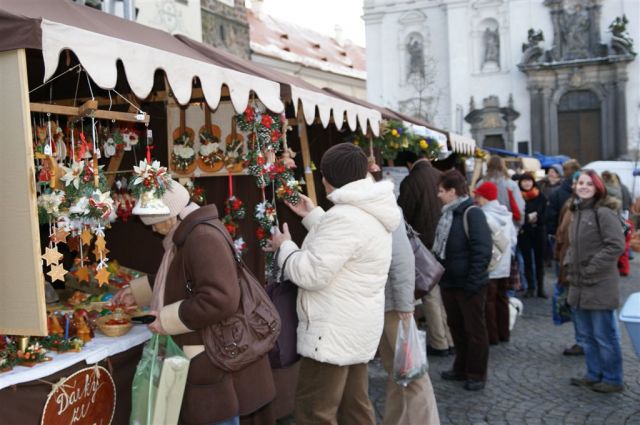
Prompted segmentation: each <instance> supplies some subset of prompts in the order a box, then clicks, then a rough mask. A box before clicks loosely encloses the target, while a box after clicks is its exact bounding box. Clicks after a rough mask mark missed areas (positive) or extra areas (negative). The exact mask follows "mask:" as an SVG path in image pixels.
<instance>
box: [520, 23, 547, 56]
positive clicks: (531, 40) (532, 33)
mask: <svg viewBox="0 0 640 425" xmlns="http://www.w3.org/2000/svg"><path fill="white" fill-rule="evenodd" d="M541 41H544V34H543V33H542V30H538V31H536V30H534V29H533V28H529V31H528V32H527V42H526V43H522V51H523V52H525V51H527V49H529V48H531V47H537V46H538V43H540V42H541Z"/></svg>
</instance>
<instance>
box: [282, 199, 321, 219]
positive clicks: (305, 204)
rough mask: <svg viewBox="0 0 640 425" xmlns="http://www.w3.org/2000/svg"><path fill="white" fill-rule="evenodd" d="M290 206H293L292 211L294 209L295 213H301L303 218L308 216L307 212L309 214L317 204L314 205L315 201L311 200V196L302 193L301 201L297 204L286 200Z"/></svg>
mask: <svg viewBox="0 0 640 425" xmlns="http://www.w3.org/2000/svg"><path fill="white" fill-rule="evenodd" d="M284 203H285V204H286V205H287V206H288V207H289V208H291V211H293V212H294V213H296V214H297V215H299V216H300V217H302V218H305V217H306V216H307V214H309V213H310V212H311V210H313V209H314V208H315V205H313V201H312V200H311V198H309V197H308V196H305V195H303V194H300V202H298V203H297V204H295V205H293V204H292V203H290V202H288V201H285V202H284Z"/></svg>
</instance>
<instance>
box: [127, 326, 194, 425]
mask: <svg viewBox="0 0 640 425" xmlns="http://www.w3.org/2000/svg"><path fill="white" fill-rule="evenodd" d="M188 372H189V358H188V357H187V356H186V355H185V354H184V352H183V351H182V350H181V349H180V347H178V346H177V345H176V343H175V342H173V339H172V338H171V337H170V336H168V335H158V334H154V335H153V337H151V340H150V341H148V342H147V343H146V344H145V346H144V349H143V351H142V358H141V359H140V362H139V363H138V367H137V368H136V373H135V375H134V377H133V388H132V391H131V395H132V403H131V417H130V418H129V424H130V425H154V424H166V425H172V424H177V423H178V418H179V416H180V406H182V396H183V394H184V388H185V385H186V383H187V374H188Z"/></svg>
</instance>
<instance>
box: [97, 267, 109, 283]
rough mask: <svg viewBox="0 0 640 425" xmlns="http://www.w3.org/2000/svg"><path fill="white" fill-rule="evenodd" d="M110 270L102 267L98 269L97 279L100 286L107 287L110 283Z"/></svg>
mask: <svg viewBox="0 0 640 425" xmlns="http://www.w3.org/2000/svg"><path fill="white" fill-rule="evenodd" d="M110 275H111V273H109V270H107V268H106V267H101V268H100V269H96V274H95V278H96V280H97V281H98V286H99V287H101V286H102V285H107V284H108V283H109V276H110Z"/></svg>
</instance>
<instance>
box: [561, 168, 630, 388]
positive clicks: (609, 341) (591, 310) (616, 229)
mask: <svg viewBox="0 0 640 425" xmlns="http://www.w3.org/2000/svg"><path fill="white" fill-rule="evenodd" d="M575 194H576V199H575V201H574V204H573V205H572V207H571V210H572V214H573V217H572V220H571V224H570V225H569V250H568V252H567V254H566V256H565V259H564V263H565V265H566V267H567V280H568V281H569V296H568V302H569V305H570V306H571V307H572V308H573V310H574V313H575V320H576V332H577V333H578V335H577V337H578V340H581V341H583V344H584V347H583V348H584V354H585V360H586V364H587V373H586V374H585V375H584V377H581V378H573V379H571V384H572V385H577V386H582V387H586V388H590V389H592V390H593V391H597V392H605V393H609V392H621V391H623V390H624V385H623V378H622V352H621V348H620V331H619V329H618V322H617V321H616V314H615V313H616V309H617V308H618V306H619V299H618V280H619V275H618V258H619V257H620V255H621V254H622V252H623V251H624V233H623V229H622V225H621V223H620V219H619V218H618V216H617V213H616V212H615V210H616V209H617V208H616V207H619V206H618V205H617V203H618V201H617V200H615V199H613V198H611V197H609V196H607V189H606V188H605V186H604V183H603V182H602V180H601V179H600V177H599V176H598V175H597V174H596V173H595V171H592V170H584V171H582V172H581V173H580V177H579V178H578V181H577V183H576V189H575Z"/></svg>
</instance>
